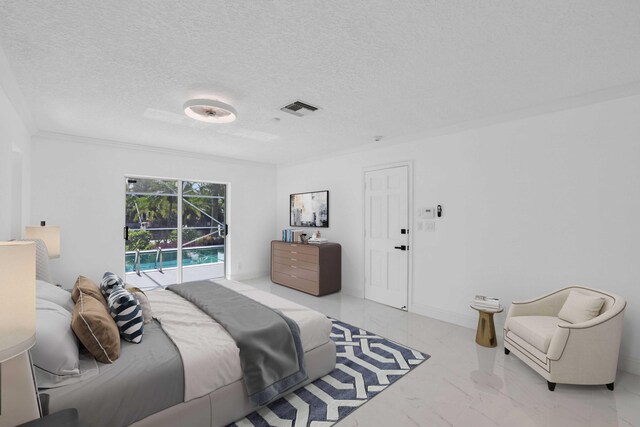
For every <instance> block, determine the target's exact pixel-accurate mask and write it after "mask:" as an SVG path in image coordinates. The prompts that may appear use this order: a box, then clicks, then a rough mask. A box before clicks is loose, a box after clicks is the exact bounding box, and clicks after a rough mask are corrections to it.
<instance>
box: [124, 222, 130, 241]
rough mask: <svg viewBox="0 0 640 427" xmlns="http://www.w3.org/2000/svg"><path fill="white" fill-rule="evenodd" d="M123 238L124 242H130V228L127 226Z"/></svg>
mask: <svg viewBox="0 0 640 427" xmlns="http://www.w3.org/2000/svg"><path fill="white" fill-rule="evenodd" d="M123 237H124V240H129V226H128V225H126V226H125V227H124V236H123Z"/></svg>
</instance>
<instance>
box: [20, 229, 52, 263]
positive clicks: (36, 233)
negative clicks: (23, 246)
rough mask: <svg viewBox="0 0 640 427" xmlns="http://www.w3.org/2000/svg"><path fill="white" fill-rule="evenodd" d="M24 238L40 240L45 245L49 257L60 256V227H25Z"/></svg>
mask: <svg viewBox="0 0 640 427" xmlns="http://www.w3.org/2000/svg"><path fill="white" fill-rule="evenodd" d="M24 238H25V239H40V240H42V241H43V242H44V243H45V244H46V245H47V250H48V251H49V258H60V227H58V226H55V225H54V226H52V225H46V226H41V227H25V229H24Z"/></svg>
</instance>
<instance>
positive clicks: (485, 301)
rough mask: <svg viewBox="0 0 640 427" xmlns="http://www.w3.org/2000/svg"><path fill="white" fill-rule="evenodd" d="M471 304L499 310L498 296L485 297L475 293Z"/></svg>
mask: <svg viewBox="0 0 640 427" xmlns="http://www.w3.org/2000/svg"><path fill="white" fill-rule="evenodd" d="M473 305H475V306H476V307H478V308H486V309H488V310H500V300H499V299H498V298H493V297H486V296H484V295H476V297H475V298H474V299H473Z"/></svg>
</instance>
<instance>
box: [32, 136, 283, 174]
mask: <svg viewBox="0 0 640 427" xmlns="http://www.w3.org/2000/svg"><path fill="white" fill-rule="evenodd" d="M33 138H34V140H38V139H40V140H53V141H60V142H71V143H74V144H91V145H99V146H103V147H113V148H118V149H122V150H131V151H143V152H147V153H149V152H151V153H159V154H165V155H168V156H179V157H187V158H194V159H206V160H210V161H214V162H220V163H227V164H228V163H232V164H238V165H245V166H253V167H261V168H269V169H275V167H276V165H275V164H273V163H266V162H256V161H252V160H245V159H238V158H234V157H224V156H216V155H214V154H203V153H197V152H194V151H187V150H176V149H174V148H165V147H158V146H155V145H146V144H137V143H132V142H123V141H115V140H111V139H101V138H93V137H88V136H80V135H71V134H66V133H59V132H48V131H39V132H37V133H36V134H35V135H34V136H33Z"/></svg>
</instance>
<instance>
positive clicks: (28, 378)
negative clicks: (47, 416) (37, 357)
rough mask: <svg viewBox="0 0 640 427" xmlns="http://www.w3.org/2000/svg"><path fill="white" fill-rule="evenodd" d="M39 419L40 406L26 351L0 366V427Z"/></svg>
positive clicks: (29, 357) (29, 358)
mask: <svg viewBox="0 0 640 427" xmlns="http://www.w3.org/2000/svg"><path fill="white" fill-rule="evenodd" d="M39 417H40V404H39V401H38V392H37V388H36V382H35V377H34V374H33V366H32V365H31V356H30V355H29V352H28V351H25V352H24V353H21V354H20V355H18V356H16V357H14V358H12V359H9V360H6V361H4V362H2V364H0V426H15V425H18V424H22V423H25V422H27V421H31V420H34V419H36V418H39Z"/></svg>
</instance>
